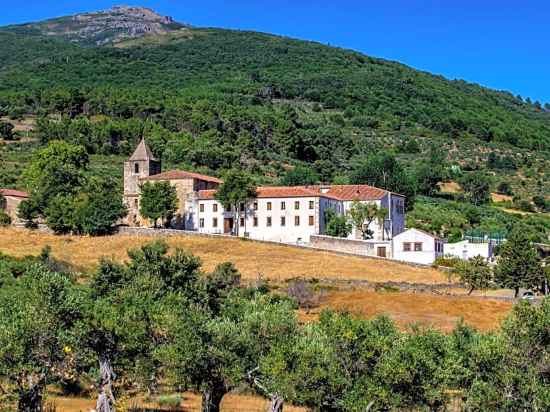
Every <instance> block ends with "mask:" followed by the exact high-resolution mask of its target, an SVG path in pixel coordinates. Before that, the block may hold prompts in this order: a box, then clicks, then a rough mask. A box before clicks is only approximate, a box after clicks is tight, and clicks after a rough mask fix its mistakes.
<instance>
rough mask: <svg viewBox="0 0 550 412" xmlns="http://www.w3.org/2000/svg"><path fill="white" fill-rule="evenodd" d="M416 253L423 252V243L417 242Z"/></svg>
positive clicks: (415, 245)
mask: <svg viewBox="0 0 550 412" xmlns="http://www.w3.org/2000/svg"><path fill="white" fill-rule="evenodd" d="M414 251H415V252H422V243H420V242H416V243H415V244H414Z"/></svg>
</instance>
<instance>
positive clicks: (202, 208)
mask: <svg viewBox="0 0 550 412" xmlns="http://www.w3.org/2000/svg"><path fill="white" fill-rule="evenodd" d="M199 211H201V212H204V203H201V204H200V205H199Z"/></svg>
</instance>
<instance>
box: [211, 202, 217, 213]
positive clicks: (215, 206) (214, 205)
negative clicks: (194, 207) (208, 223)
mask: <svg viewBox="0 0 550 412" xmlns="http://www.w3.org/2000/svg"><path fill="white" fill-rule="evenodd" d="M212 211H213V212H217V211H218V204H217V203H214V204H213V205H212Z"/></svg>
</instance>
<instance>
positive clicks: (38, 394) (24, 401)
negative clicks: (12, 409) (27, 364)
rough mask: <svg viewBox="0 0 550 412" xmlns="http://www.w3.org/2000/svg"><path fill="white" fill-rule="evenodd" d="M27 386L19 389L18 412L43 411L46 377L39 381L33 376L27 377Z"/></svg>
mask: <svg viewBox="0 0 550 412" xmlns="http://www.w3.org/2000/svg"><path fill="white" fill-rule="evenodd" d="M27 383H28V386H27V387H21V388H20V389H19V401H18V403H17V411H18V412H42V410H43V409H42V396H43V394H44V378H43V377H40V378H38V380H37V381H35V379H34V378H33V377H32V376H29V377H27Z"/></svg>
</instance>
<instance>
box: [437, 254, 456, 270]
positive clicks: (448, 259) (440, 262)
mask: <svg viewBox="0 0 550 412" xmlns="http://www.w3.org/2000/svg"><path fill="white" fill-rule="evenodd" d="M460 261H461V260H460V258H458V257H456V256H440V257H438V258H436V259H435V261H434V266H444V267H447V268H454V267H455V266H456V265H457V264H459V263H460Z"/></svg>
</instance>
